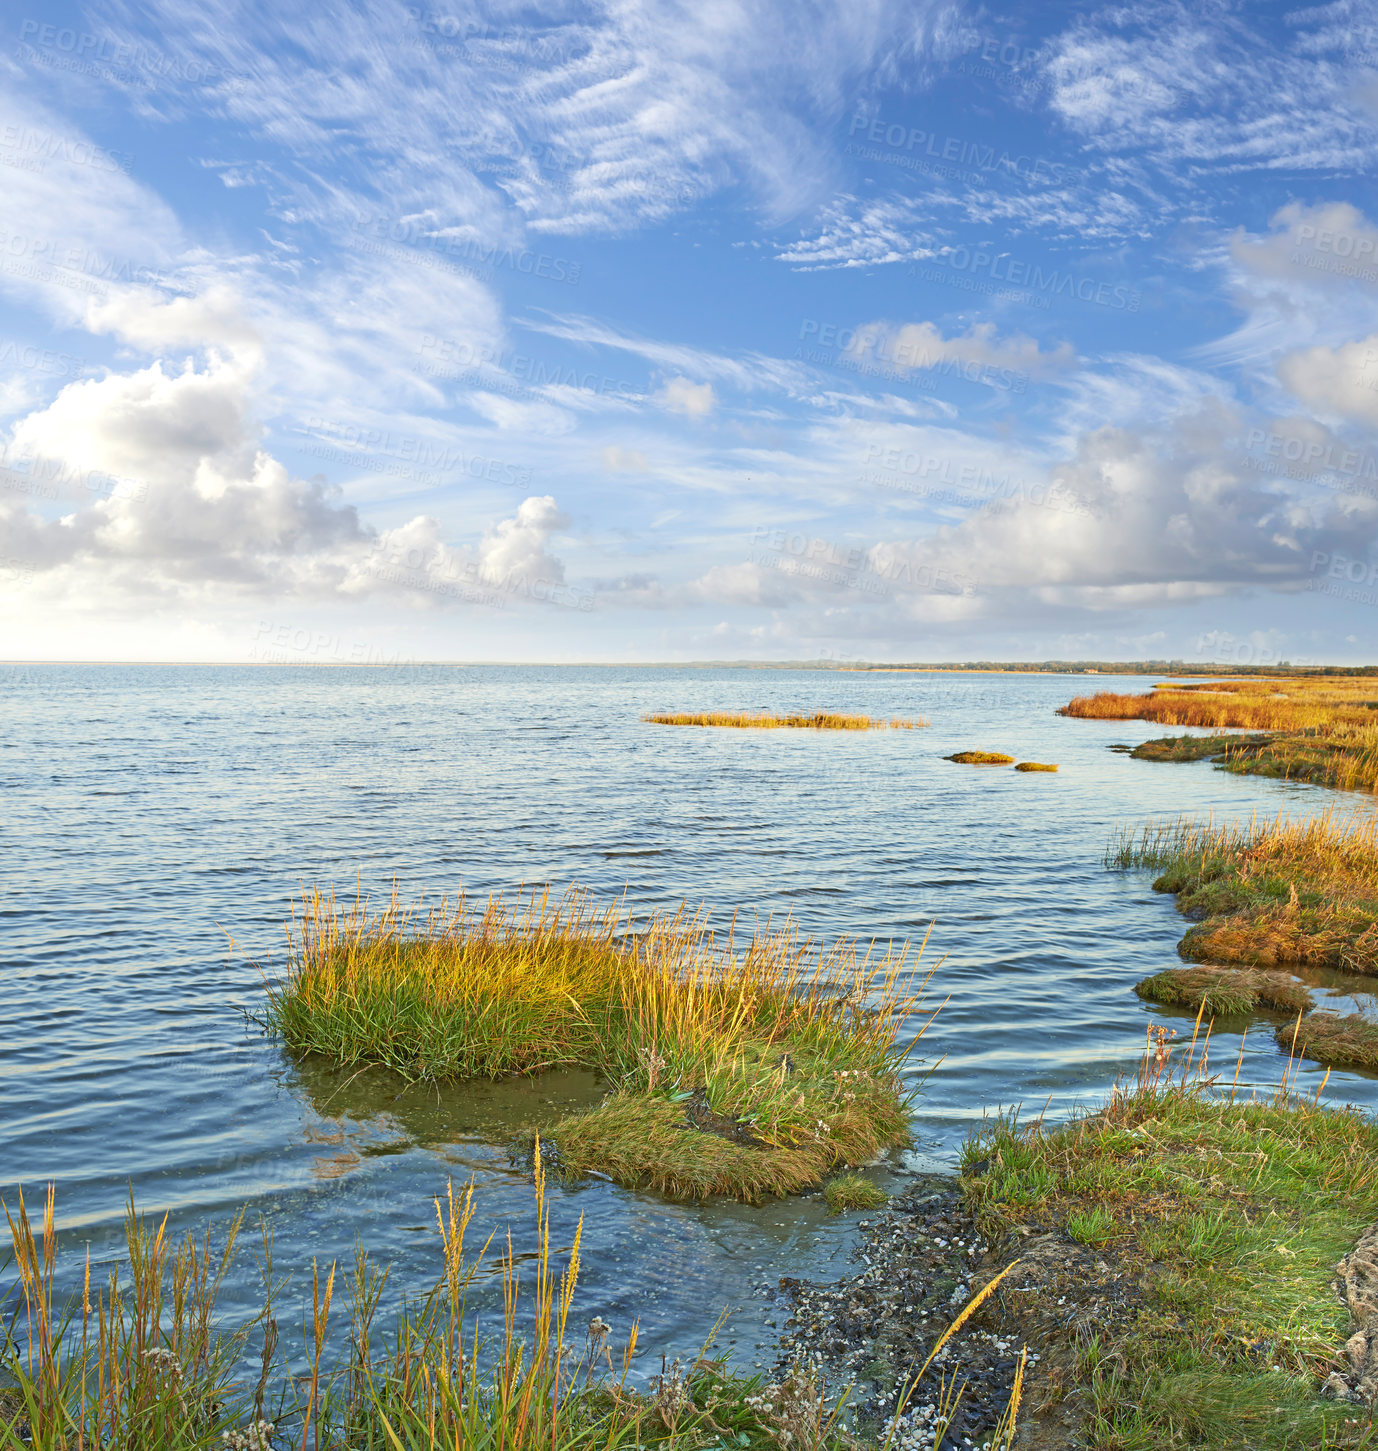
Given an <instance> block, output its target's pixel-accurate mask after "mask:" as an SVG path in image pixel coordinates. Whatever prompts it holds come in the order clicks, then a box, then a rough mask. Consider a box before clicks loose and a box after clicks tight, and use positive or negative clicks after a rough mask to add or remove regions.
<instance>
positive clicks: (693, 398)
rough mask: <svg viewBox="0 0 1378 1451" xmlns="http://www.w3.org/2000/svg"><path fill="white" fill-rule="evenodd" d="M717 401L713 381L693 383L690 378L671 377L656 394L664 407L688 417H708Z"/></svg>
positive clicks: (657, 399)
mask: <svg viewBox="0 0 1378 1451" xmlns="http://www.w3.org/2000/svg"><path fill="white" fill-rule="evenodd" d="M717 401H718V400H717V398H716V397H715V396H714V393H713V385H712V384H711V383H693V382H691V381H690V380H689V379H688V378H671V379H670V381H669V382H668V383H666V385H665V386H664V387H663V388H662V389H661V390H660V392H659V393H657V394H656V402H657V403H659V404H660V406H661V407H662V408H665V409H668V410H669V411H670V412H671V413H682V414H684V416H685V417H686V418H707V417H708V415H709V414H710V413H711V412H712V411H713V408H714V406H715V405H716V403H717Z"/></svg>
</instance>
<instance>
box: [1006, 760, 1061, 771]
mask: <svg viewBox="0 0 1378 1451" xmlns="http://www.w3.org/2000/svg"><path fill="white" fill-rule="evenodd" d="M1014 769H1015V770H1016V771H1056V770H1057V767H1056V766H1055V765H1052V764H1051V763H1049V762H1047V761H1020V763H1019V764H1018V765H1017V766H1016V767H1015V768H1014Z"/></svg>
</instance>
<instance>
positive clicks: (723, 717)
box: [641, 710, 928, 731]
mask: <svg viewBox="0 0 1378 1451" xmlns="http://www.w3.org/2000/svg"><path fill="white" fill-rule="evenodd" d="M641 719H642V720H644V721H648V722H650V723H651V724H652V725H680V726H736V727H739V728H743V729H748V730H780V729H798V730H816V731H883V730H896V731H908V730H913V729H915V728H916V727H919V726H926V725H927V724H928V722H927V721H926V720H923V719H921V718H915V719H913V720H906V719H903V718H902V717H900V716H891V717H890V718H889V719H888V720H887V719H886V718H885V717H884V716H870V715H829V714H826V713H825V712H822V711H819V712H817V713H815V714H814V715H769V714H766V713H764V712H759V713H756V714H746V713H734V712H732V711H721V710H718V711H702V712H688V711H677V712H663V713H659V714H652V715H643V716H642V717H641Z"/></svg>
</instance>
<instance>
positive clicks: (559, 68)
mask: <svg viewBox="0 0 1378 1451" xmlns="http://www.w3.org/2000/svg"><path fill="white" fill-rule="evenodd" d="M5 14H6V18H5V20H4V22H3V24H4V27H5V34H6V44H5V46H4V47H3V51H0V195H3V196H4V197H5V199H6V204H5V206H4V207H3V208H0V406H2V408H3V417H0V446H2V447H3V467H0V599H2V600H3V610H4V614H3V618H4V619H5V621H6V637H7V638H6V641H5V643H4V645H3V648H0V654H3V655H5V656H8V657H12V658H102V659H225V660H256V659H257V660H266V659H276V660H300V661H302V662H303V663H307V662H312V661H315V662H320V663H337V662H346V661H351V660H355V661H374V662H384V661H391V660H409V659H456V660H485V659H493V660H498V659H501V660H676V659H680V660H689V659H763V660H769V659H806V658H808V659H812V658H827V659H834V660H840V661H846V660H886V659H895V660H943V659H974V658H1000V659H1041V658H1049V657H1060V658H1067V657H1091V656H1099V657H1109V658H1144V657H1168V658H1173V657H1176V658H1182V659H1184V660H1201V659H1211V660H1222V661H1237V662H1240V663H1250V662H1264V663H1269V662H1273V661H1277V660H1279V659H1290V660H1292V661H1294V662H1300V661H1322V660H1335V661H1359V660H1370V659H1372V658H1373V655H1374V649H1373V645H1374V640H1375V631H1374V624H1375V622H1378V614H1375V609H1378V568H1376V567H1375V566H1374V564H1373V562H1372V561H1373V559H1374V558H1375V556H1374V552H1373V543H1374V539H1375V534H1378V201H1376V200H1375V197H1374V195H1373V183H1372V180H1371V177H1372V175H1373V163H1374V159H1375V152H1376V151H1378V6H1375V5H1372V4H1368V5H1352V4H1343V3H1342V4H1333V5H1321V6H1312V7H1303V8H1296V9H1293V8H1288V7H1284V6H1272V5H1259V4H1251V5H1249V6H1248V7H1245V6H1242V5H1221V4H1210V3H1206V4H1200V3H1198V4H1192V5H1190V6H1187V5H1176V4H1126V5H1121V6H1073V5H1037V6H1034V7H1030V8H1025V9H1018V10H1011V11H997V10H993V9H987V8H982V7H978V6H965V5H942V4H915V3H908V4H891V3H885V0H850V3H839V4H835V5H834V4H824V3H819V0H814V3H801V0H793V3H782V4H779V5H773V4H770V3H766V0H756V3H752V4H733V3H727V0H716V3H714V0H710V3H706V4H695V5H683V6H680V5H672V4H664V3H645V0H622V3H618V4H612V5H607V6H603V7H590V6H584V5H564V4H549V5H544V6H540V7H529V6H521V5H491V6H486V7H468V6H465V5H462V4H454V5H450V4H448V3H444V4H439V5H437V6H434V7H431V6H428V5H410V6H408V5H400V4H396V5H394V4H371V5H353V6H344V5H327V6H322V7H311V8H302V7H285V6H275V7H274V6H255V5H248V4H237V3H228V0H209V3H197V4H195V5H192V4H184V3H181V0H151V3H150V0H143V3H140V4H138V5H137V6H128V7H125V6H121V5H118V4H114V5H110V4H107V5H101V6H95V7H87V8H83V7H76V6H44V7H41V8H40V7H37V6H25V5H23V4H19V5H12V6H8V7H6V12H5Z"/></svg>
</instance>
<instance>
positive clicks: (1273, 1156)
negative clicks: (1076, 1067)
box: [964, 1020, 1378, 1451]
mask: <svg viewBox="0 0 1378 1451" xmlns="http://www.w3.org/2000/svg"><path fill="white" fill-rule="evenodd" d="M1307 1021H1312V1020H1307ZM1169 1057H1170V1048H1168V1047H1167V1046H1165V1044H1164V1042H1163V1041H1161V1040H1160V1041H1159V1042H1158V1043H1157V1044H1156V1045H1151V1052H1150V1055H1149V1057H1148V1058H1147V1059H1146V1060H1145V1066H1144V1067H1143V1068H1142V1069H1141V1071H1140V1074H1139V1077H1138V1081H1137V1082H1136V1083H1133V1084H1131V1085H1126V1086H1122V1087H1121V1088H1119V1089H1117V1090H1116V1092H1115V1093H1114V1094H1113V1095H1112V1097H1111V1100H1110V1102H1109V1103H1108V1104H1107V1105H1106V1106H1105V1107H1104V1108H1103V1109H1101V1110H1100V1111H1098V1112H1095V1113H1085V1114H1082V1115H1081V1116H1079V1117H1078V1118H1076V1119H1074V1120H1073V1121H1072V1122H1070V1123H1068V1124H1066V1125H1063V1126H1061V1127H1057V1128H1047V1127H1045V1126H1044V1125H1043V1123H1042V1121H1041V1119H1040V1120H1039V1121H1038V1122H1036V1123H1019V1122H1016V1121H1015V1120H1013V1119H1011V1118H1002V1119H1001V1120H1000V1121H999V1122H998V1123H996V1124H995V1125H994V1126H993V1127H991V1128H990V1129H989V1130H987V1131H986V1132H985V1133H984V1134H982V1135H979V1136H977V1137H976V1138H975V1139H973V1141H972V1143H971V1144H970V1145H969V1146H968V1148H967V1150H966V1151H965V1154H964V1162H965V1165H966V1174H965V1177H964V1186H965V1192H966V1194H967V1195H968V1198H969V1199H970V1200H971V1201H972V1202H973V1204H974V1206H975V1207H976V1209H977V1210H978V1213H979V1214H980V1216H981V1219H982V1222H983V1224H984V1225H985V1226H986V1228H987V1231H988V1233H990V1234H991V1235H992V1236H993V1237H995V1242H999V1241H1000V1239H1001V1238H1002V1237H1010V1238H1015V1239H1018V1238H1019V1236H1020V1234H1021V1231H1022V1230H1024V1229H1027V1228H1033V1227H1038V1228H1039V1229H1040V1230H1042V1231H1044V1232H1045V1233H1046V1232H1047V1230H1048V1229H1049V1228H1050V1227H1051V1228H1052V1229H1054V1230H1055V1231H1057V1232H1060V1233H1061V1234H1064V1235H1066V1236H1067V1237H1068V1238H1069V1239H1072V1240H1079V1241H1080V1242H1082V1243H1083V1244H1088V1245H1093V1246H1097V1247H1101V1246H1105V1247H1108V1249H1106V1250H1103V1251H1102V1252H1107V1253H1112V1254H1113V1257H1114V1264H1115V1269H1114V1281H1113V1283H1114V1284H1115V1286H1116V1287H1117V1289H1116V1296H1115V1297H1116V1300H1117V1301H1118V1303H1119V1304H1120V1306H1121V1310H1120V1311H1119V1312H1118V1313H1117V1314H1116V1315H1115V1316H1113V1317H1106V1318H1105V1319H1102V1320H1099V1321H1097V1323H1096V1324H1095V1325H1094V1326H1093V1325H1091V1324H1090V1323H1086V1324H1083V1323H1082V1318H1081V1316H1080V1315H1079V1314H1078V1311H1077V1306H1076V1305H1075V1304H1068V1305H1066V1306H1065V1307H1062V1308H1061V1309H1056V1310H1053V1311H1052V1312H1050V1313H1051V1315H1052V1317H1053V1319H1052V1323H1053V1324H1054V1326H1055V1327H1056V1328H1055V1329H1054V1332H1053V1334H1054V1337H1055V1338H1054V1340H1053V1342H1052V1343H1050V1344H1049V1345H1046V1346H1043V1347H1041V1348H1042V1349H1043V1351H1044V1361H1045V1364H1044V1367H1043V1369H1045V1370H1046V1369H1047V1368H1048V1367H1049V1366H1050V1365H1051V1366H1052V1367H1053V1369H1054V1371H1055V1373H1056V1380H1055V1382H1054V1383H1055V1384H1059V1385H1060V1386H1061V1387H1062V1390H1061V1391H1060V1392H1059V1393H1060V1394H1065V1393H1066V1392H1067V1390H1068V1389H1069V1388H1070V1389H1072V1390H1075V1391H1076V1392H1077V1394H1078V1395H1079V1396H1080V1397H1081V1400H1082V1404H1085V1405H1086V1406H1087V1408H1088V1422H1087V1426H1086V1440H1087V1443H1088V1444H1089V1445H1091V1446H1093V1447H1096V1448H1101V1451H1166V1448H1193V1451H1197V1448H1206V1451H1225V1448H1235V1451H1245V1448H1247V1451H1292V1448H1299V1447H1316V1448H1323V1447H1331V1448H1339V1447H1350V1448H1357V1447H1368V1446H1372V1445H1373V1444H1374V1440H1375V1437H1374V1428H1373V1422H1372V1408H1371V1407H1366V1406H1356V1405H1353V1404H1349V1403H1340V1404H1336V1403H1333V1402H1327V1401H1324V1400H1321V1399H1319V1397H1318V1390H1319V1387H1320V1384H1321V1383H1322V1382H1323V1381H1324V1380H1325V1378H1326V1376H1327V1374H1328V1373H1329V1371H1330V1370H1331V1369H1333V1368H1335V1367H1337V1366H1339V1365H1340V1364H1342V1362H1343V1358H1342V1355H1341V1346H1342V1345H1343V1343H1344V1341H1345V1339H1346V1337H1347V1336H1348V1335H1349V1333H1350V1330H1351V1328H1352V1327H1351V1326H1350V1324H1349V1312H1348V1310H1347V1309H1346V1308H1345V1307H1344V1306H1343V1305H1342V1304H1341V1303H1340V1302H1339V1300H1338V1299H1337V1297H1336V1295H1335V1293H1334V1289H1333V1281H1334V1273H1335V1271H1334V1267H1335V1264H1336V1262H1337V1261H1338V1260H1339V1258H1340V1257H1341V1256H1342V1255H1344V1254H1347V1253H1348V1252H1349V1251H1350V1249H1352V1248H1353V1246H1354V1244H1355V1242H1356V1241H1357V1239H1358V1238H1359V1236H1360V1234H1361V1233H1362V1232H1363V1231H1364V1229H1366V1228H1367V1227H1368V1225H1370V1224H1371V1223H1373V1222H1374V1221H1375V1219H1378V1125H1375V1124H1374V1122H1373V1121H1372V1120H1370V1119H1369V1118H1367V1117H1366V1116H1364V1115H1363V1114H1362V1113H1360V1112H1359V1111H1358V1110H1357V1109H1349V1108H1343V1109H1337V1108H1323V1107H1320V1106H1318V1104H1317V1103H1316V1102H1314V1101H1312V1100H1310V1099H1304V1098H1300V1097H1297V1096H1294V1095H1292V1094H1290V1093H1289V1092H1288V1091H1287V1090H1286V1088H1285V1087H1284V1089H1283V1090H1282V1091H1280V1092H1279V1093H1278V1094H1276V1095H1275V1096H1271V1097H1268V1098H1263V1099H1251V1100H1249V1101H1247V1102H1245V1101H1241V1100H1240V1099H1239V1098H1238V1097H1237V1096H1235V1095H1234V1094H1229V1095H1226V1094H1224V1093H1221V1092H1218V1091H1216V1090H1215V1088H1214V1086H1213V1083H1214V1081H1213V1080H1211V1079H1209V1078H1207V1077H1206V1076H1205V1075H1204V1073H1203V1072H1201V1071H1200V1062H1201V1060H1200V1059H1198V1060H1197V1063H1196V1065H1195V1066H1191V1067H1187V1068H1184V1071H1183V1072H1182V1074H1181V1075H1180V1076H1179V1077H1178V1078H1177V1079H1175V1080H1174V1079H1172V1078H1171V1076H1170V1074H1171V1067H1170V1064H1169V1063H1168V1061H1167V1060H1168V1058H1169ZM1070 1293H1071V1291H1070V1290H1069V1294H1070ZM1011 1298H1012V1299H1015V1298H1018V1297H1017V1296H1012V1297H1011ZM1058 1337H1060V1339H1059V1338H1058Z"/></svg>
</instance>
